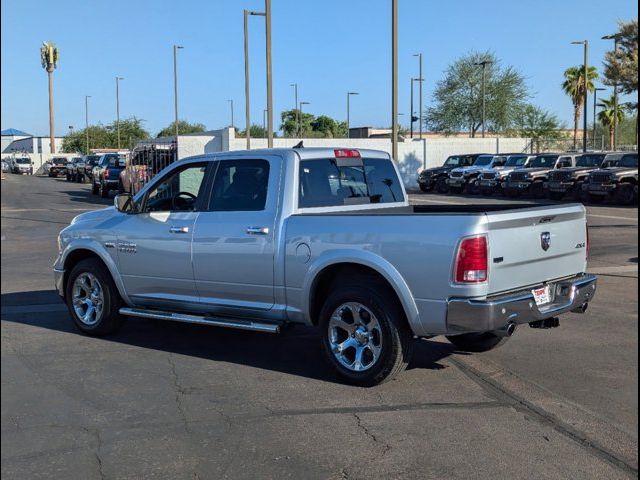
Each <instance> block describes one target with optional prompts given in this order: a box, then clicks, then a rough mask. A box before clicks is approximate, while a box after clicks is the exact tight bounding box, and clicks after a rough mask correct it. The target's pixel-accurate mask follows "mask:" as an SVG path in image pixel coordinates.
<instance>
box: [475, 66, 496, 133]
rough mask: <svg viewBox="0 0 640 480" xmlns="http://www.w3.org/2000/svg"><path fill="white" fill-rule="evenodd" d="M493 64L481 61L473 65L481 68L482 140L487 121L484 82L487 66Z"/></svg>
mask: <svg viewBox="0 0 640 480" xmlns="http://www.w3.org/2000/svg"><path fill="white" fill-rule="evenodd" d="M490 63H493V62H492V61H491V60H483V61H481V62H478V63H474V65H478V66H482V138H484V134H485V125H486V121H487V95H486V93H487V92H486V81H487V74H486V70H487V65H489V64H490Z"/></svg>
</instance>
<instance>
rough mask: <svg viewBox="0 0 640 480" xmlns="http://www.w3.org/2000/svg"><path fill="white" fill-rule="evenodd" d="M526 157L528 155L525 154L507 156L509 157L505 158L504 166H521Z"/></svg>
mask: <svg viewBox="0 0 640 480" xmlns="http://www.w3.org/2000/svg"><path fill="white" fill-rule="evenodd" d="M527 158H528V157H527V156H526V155H520V156H513V157H509V159H508V160H507V163H505V166H507V167H522V166H523V165H524V164H525V163H526V161H527Z"/></svg>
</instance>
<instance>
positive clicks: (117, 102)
mask: <svg viewBox="0 0 640 480" xmlns="http://www.w3.org/2000/svg"><path fill="white" fill-rule="evenodd" d="M120 80H124V77H118V76H116V132H117V133H116V135H117V137H118V150H120Z"/></svg>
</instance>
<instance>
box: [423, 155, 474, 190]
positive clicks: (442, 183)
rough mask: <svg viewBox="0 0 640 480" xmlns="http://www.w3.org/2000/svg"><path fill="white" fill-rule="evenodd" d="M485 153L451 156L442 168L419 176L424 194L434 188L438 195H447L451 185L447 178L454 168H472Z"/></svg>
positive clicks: (427, 171) (433, 169) (428, 170)
mask: <svg viewBox="0 0 640 480" xmlns="http://www.w3.org/2000/svg"><path fill="white" fill-rule="evenodd" d="M480 155H485V154H483V153H472V154H469V155H451V156H450V157H449V158H447V160H446V161H445V162H444V164H443V165H442V166H441V167H435V168H427V169H425V170H422V171H421V172H420V175H418V185H419V186H420V190H422V191H423V192H430V191H431V190H433V189H434V188H435V189H436V191H438V193H447V192H448V191H449V185H448V184H447V178H449V172H450V171H451V170H453V169H454V168H459V167H470V166H471V165H473V164H474V163H475V161H476V160H477V158H478V157H479V156H480Z"/></svg>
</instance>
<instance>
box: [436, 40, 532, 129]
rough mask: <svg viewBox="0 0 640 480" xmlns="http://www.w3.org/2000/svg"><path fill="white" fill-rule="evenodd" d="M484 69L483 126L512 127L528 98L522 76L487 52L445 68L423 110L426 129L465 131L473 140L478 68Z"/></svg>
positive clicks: (478, 113) (478, 115)
mask: <svg viewBox="0 0 640 480" xmlns="http://www.w3.org/2000/svg"><path fill="white" fill-rule="evenodd" d="M482 61H487V62H490V63H487V66H486V70H485V74H486V77H485V79H486V80H485V81H486V83H485V91H486V125H487V128H488V130H490V131H495V132H498V131H503V130H505V129H508V128H509V127H511V126H513V124H514V121H515V119H516V117H517V115H518V112H519V111H520V110H521V109H522V108H523V106H524V103H525V100H526V99H527V97H528V96H529V94H528V90H527V86H526V84H525V81H524V77H523V76H522V75H521V74H520V73H519V72H518V71H516V70H515V69H514V68H513V67H510V66H507V67H502V66H501V64H500V60H499V59H498V58H497V57H496V56H495V55H494V54H492V53H490V52H484V53H482V52H473V53H471V54H468V55H466V56H464V57H462V58H459V59H458V60H456V61H455V62H454V63H453V64H452V65H450V66H449V67H448V68H447V71H446V73H445V77H444V79H442V80H440V81H439V82H438V83H437V85H436V90H435V93H434V95H433V106H432V107H431V108H429V109H427V111H426V120H425V124H426V127H427V128H429V129H431V130H433V131H436V132H444V133H446V134H448V133H455V132H459V131H461V130H465V129H468V130H469V131H470V133H471V136H472V137H475V135H476V133H477V131H478V129H479V128H480V127H481V126H482V67H480V66H478V65H477V63H479V62H482Z"/></svg>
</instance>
